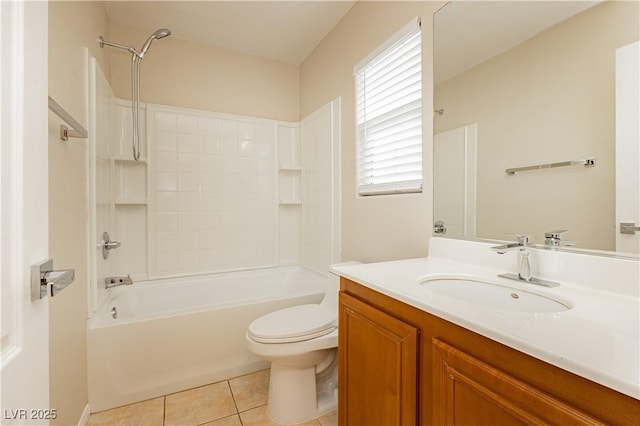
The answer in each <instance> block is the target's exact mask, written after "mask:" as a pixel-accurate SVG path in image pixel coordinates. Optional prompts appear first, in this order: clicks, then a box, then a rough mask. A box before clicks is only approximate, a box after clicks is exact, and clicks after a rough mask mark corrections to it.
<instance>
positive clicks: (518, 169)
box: [505, 158, 596, 176]
mask: <svg viewBox="0 0 640 426" xmlns="http://www.w3.org/2000/svg"><path fill="white" fill-rule="evenodd" d="M595 165H596V159H595V158H585V159H584V160H575V161H561V162H559V163H549V164H536V165H535V166H524V167H514V168H511V169H505V173H506V174H508V175H509V176H511V175H514V174H516V173H519V172H526V171H530V170H541V169H551V168H555V167H565V166H585V167H593V166H595Z"/></svg>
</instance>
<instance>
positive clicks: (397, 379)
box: [338, 293, 418, 426]
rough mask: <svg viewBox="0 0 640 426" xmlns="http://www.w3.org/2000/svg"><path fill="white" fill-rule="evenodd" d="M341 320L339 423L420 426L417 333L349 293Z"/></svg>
mask: <svg viewBox="0 0 640 426" xmlns="http://www.w3.org/2000/svg"><path fill="white" fill-rule="evenodd" d="M339 321H340V323H339V330H340V337H339V346H338V353H339V358H340V368H339V392H338V395H339V405H338V406H339V413H338V416H339V424H340V425H342V426H372V425H385V426H394V425H398V426H399V425H416V419H417V416H416V414H417V413H416V401H417V391H416V389H417V388H416V384H417V361H418V329H417V328H415V327H413V326H411V325H409V324H407V323H405V322H403V321H400V320H399V319H397V318H394V317H392V316H390V315H387V314H385V313H383V312H381V311H379V310H378V309H376V308H374V307H372V306H370V305H368V304H366V303H363V302H361V301H359V300H358V299H355V298H353V297H351V296H349V295H347V294H345V293H340V310H339Z"/></svg>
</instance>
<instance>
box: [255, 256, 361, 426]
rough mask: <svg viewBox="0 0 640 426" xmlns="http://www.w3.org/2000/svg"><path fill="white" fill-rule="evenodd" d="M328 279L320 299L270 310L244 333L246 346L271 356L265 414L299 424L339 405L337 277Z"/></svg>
mask: <svg viewBox="0 0 640 426" xmlns="http://www.w3.org/2000/svg"><path fill="white" fill-rule="evenodd" d="M354 263H355V262H354ZM327 281H328V283H327V291H326V293H325V296H324V299H322V302H320V304H314V305H299V306H293V307H290V308H285V309H281V310H279V311H275V312H271V313H269V314H267V315H264V316H262V317H260V318H258V319H256V320H255V321H253V322H252V323H251V324H250V325H249V329H248V330H247V333H246V334H245V337H246V341H247V347H248V349H249V351H251V352H252V353H254V354H256V355H258V356H259V357H261V358H264V359H266V360H267V361H271V375H270V379H269V397H268V403H267V413H268V414H269V417H270V418H271V420H273V421H274V422H276V423H280V424H295V423H303V422H306V421H308V420H311V419H314V418H316V417H318V416H321V415H323V414H325V413H328V412H329V411H332V410H335V409H336V407H337V405H338V395H337V391H338V291H339V290H340V278H339V277H338V276H337V275H334V274H333V273H330V274H329V277H328V279H327Z"/></svg>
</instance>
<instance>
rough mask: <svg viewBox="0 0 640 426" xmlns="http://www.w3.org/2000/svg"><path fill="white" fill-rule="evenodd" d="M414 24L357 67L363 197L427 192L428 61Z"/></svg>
mask: <svg viewBox="0 0 640 426" xmlns="http://www.w3.org/2000/svg"><path fill="white" fill-rule="evenodd" d="M421 56H422V55H421V35H420V26H419V21H417V20H416V21H412V22H411V23H410V24H409V25H407V26H405V27H404V28H403V29H402V30H401V31H399V32H398V33H396V34H395V35H394V36H393V37H392V38H391V39H389V40H388V41H387V42H386V43H385V44H383V45H382V46H380V47H379V48H378V49H376V51H374V52H373V53H372V54H371V55H369V56H368V57H367V58H365V60H363V61H362V62H361V63H360V64H359V65H358V66H356V67H355V68H354V75H355V83H356V141H357V150H358V193H359V194H360V195H376V194H389V193H399V192H421V191H422V58H421Z"/></svg>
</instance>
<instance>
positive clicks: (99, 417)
mask: <svg viewBox="0 0 640 426" xmlns="http://www.w3.org/2000/svg"><path fill="white" fill-rule="evenodd" d="M163 420H164V397H161V398H155V399H150V400H148V401H142V402H137V403H135V404H131V405H125V406H124V407H118V408H114V409H111V410H106V411H101V412H99V413H93V414H92V415H91V416H89V421H88V422H87V425H88V426H94V425H109V426H162V422H163Z"/></svg>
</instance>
